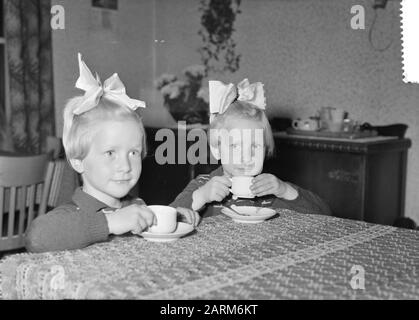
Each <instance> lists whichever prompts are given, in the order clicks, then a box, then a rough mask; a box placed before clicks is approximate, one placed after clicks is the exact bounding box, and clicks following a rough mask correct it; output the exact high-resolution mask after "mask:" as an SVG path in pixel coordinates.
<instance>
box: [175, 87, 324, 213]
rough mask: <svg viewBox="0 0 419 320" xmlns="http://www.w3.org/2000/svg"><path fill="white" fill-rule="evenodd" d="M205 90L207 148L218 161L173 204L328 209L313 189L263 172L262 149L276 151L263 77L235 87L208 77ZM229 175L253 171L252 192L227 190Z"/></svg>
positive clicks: (309, 210)
mask: <svg viewBox="0 0 419 320" xmlns="http://www.w3.org/2000/svg"><path fill="white" fill-rule="evenodd" d="M209 94H210V96H209V99H210V101H209V103H210V112H211V118H210V120H211V123H210V128H209V134H210V148H211V153H212V155H213V156H214V157H215V158H216V159H217V160H221V164H222V166H221V167H219V168H218V169H216V170H215V171H213V172H211V173H210V174H208V175H200V176H198V177H197V178H196V179H194V180H192V181H191V182H190V183H189V184H188V185H187V186H186V188H185V189H184V190H183V191H182V192H181V193H180V194H179V195H178V196H177V197H176V199H175V200H174V202H173V203H172V204H171V206H182V207H188V208H192V209H193V210H199V211H200V214H201V216H209V215H213V214H216V213H218V211H219V210H216V211H214V210H213V209H214V205H216V206H217V205H218V206H219V205H225V206H230V205H232V204H237V205H253V206H267V207H271V208H276V209H278V208H284V209H291V210H295V211H298V212H302V213H314V214H325V215H331V211H330V208H329V207H328V205H327V204H326V203H325V202H324V201H323V200H322V199H320V198H319V197H318V196H317V195H315V194H314V193H312V192H310V191H307V190H304V189H302V188H300V187H298V186H296V185H294V184H292V183H290V182H284V181H282V180H280V179H278V178H277V177H276V176H274V175H272V174H269V173H261V171H262V167H263V161H264V157H265V155H268V156H270V155H272V154H273V151H274V140H273V137H272V130H271V127H270V125H269V122H268V119H267V117H266V115H265V112H264V109H265V97H264V91H263V84H262V83H260V82H258V83H254V84H249V82H248V80H247V79H244V80H243V81H242V82H240V83H239V84H238V86H237V87H236V86H234V85H233V84H229V85H224V84H223V83H222V82H220V81H210V82H209ZM233 132H235V133H236V134H232V133H233ZM237 133H238V134H237ZM233 176H254V178H253V180H252V185H251V187H250V190H251V192H252V194H253V195H254V196H255V198H253V199H242V198H239V199H235V198H233V197H232V195H231V194H230V187H231V177H233Z"/></svg>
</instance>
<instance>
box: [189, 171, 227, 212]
mask: <svg viewBox="0 0 419 320" xmlns="http://www.w3.org/2000/svg"><path fill="white" fill-rule="evenodd" d="M230 187H231V181H230V179H229V178H227V177H226V176H216V177H212V178H211V179H210V180H209V181H208V182H207V183H205V184H204V185H203V186H202V187H200V188H199V189H198V190H195V191H194V193H193V194H192V199H193V202H192V209H194V210H199V209H200V208H202V207H203V206H204V205H205V204H207V203H210V202H213V201H218V202H220V201H222V200H223V199H224V198H225V197H227V196H228V195H229V193H230V189H229V188H230Z"/></svg>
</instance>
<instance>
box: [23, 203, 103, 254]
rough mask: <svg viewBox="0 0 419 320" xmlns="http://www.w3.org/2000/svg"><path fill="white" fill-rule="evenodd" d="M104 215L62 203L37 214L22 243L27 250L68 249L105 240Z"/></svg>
mask: <svg viewBox="0 0 419 320" xmlns="http://www.w3.org/2000/svg"><path fill="white" fill-rule="evenodd" d="M108 236H109V229H108V222H107V220H106V217H105V214H104V213H103V212H102V211H100V212H84V211H82V210H81V209H79V210H77V208H76V207H75V206H72V205H64V206H61V207H58V208H56V209H54V210H52V211H50V212H48V213H47V214H45V215H42V216H39V217H37V218H36V219H35V220H34V221H33V222H32V223H31V225H30V226H29V228H28V230H27V232H26V237H25V246H26V249H27V250H28V251H29V252H46V251H59V250H71V249H80V248H84V247H87V246H89V245H91V244H93V243H96V242H100V241H105V240H107V239H108Z"/></svg>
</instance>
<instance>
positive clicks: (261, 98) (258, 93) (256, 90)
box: [209, 79, 266, 114]
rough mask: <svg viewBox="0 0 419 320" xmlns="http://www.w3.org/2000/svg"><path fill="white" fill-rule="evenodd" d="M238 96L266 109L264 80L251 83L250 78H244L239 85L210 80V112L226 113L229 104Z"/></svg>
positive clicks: (238, 98) (239, 98)
mask: <svg viewBox="0 0 419 320" xmlns="http://www.w3.org/2000/svg"><path fill="white" fill-rule="evenodd" d="M236 98H237V100H239V101H245V102H249V103H251V104H253V105H254V106H256V107H257V108H259V109H261V110H265V106H266V99H265V93H264V90H263V83H262V82H255V83H252V84H250V83H249V80H248V79H244V80H242V81H241V82H240V83H239V84H238V85H237V87H236V86H235V85H234V84H232V83H229V84H227V85H226V84H224V83H222V82H221V81H216V80H210V81H209V106H210V113H211V114H214V113H219V114H222V113H224V112H225V111H226V110H227V108H228V106H229V105H230V104H231V103H233V101H234V100H235V99H236Z"/></svg>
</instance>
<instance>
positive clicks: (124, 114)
mask: <svg viewBox="0 0 419 320" xmlns="http://www.w3.org/2000/svg"><path fill="white" fill-rule="evenodd" d="M83 101H84V97H83V96H77V97H74V98H72V99H70V100H69V101H68V102H67V104H66V106H65V108H64V114H63V116H64V127H63V146H64V150H65V153H66V156H67V159H80V160H83V159H84V158H85V157H86V156H87V154H88V152H89V149H90V145H91V143H92V139H93V137H94V135H95V133H96V131H97V130H98V128H97V127H98V126H97V124H100V123H103V121H106V120H116V121H118V120H129V119H131V120H134V121H136V122H137V123H138V128H139V130H140V132H141V134H142V140H143V141H142V150H141V157H142V158H144V157H145V156H146V153H147V143H146V141H147V140H146V134H145V129H144V126H143V122H142V120H141V117H140V115H139V114H138V113H136V112H135V111H133V110H131V109H129V108H127V107H125V106H122V105H118V104H116V103H115V102H112V101H110V100H108V99H106V97H101V98H100V101H99V103H98V105H97V106H96V107H94V108H92V109H91V110H89V111H87V112H84V113H82V114H79V115H75V114H74V113H73V111H74V110H75V109H77V108H78V107H79V106H80V104H81V103H82V102H83Z"/></svg>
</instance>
